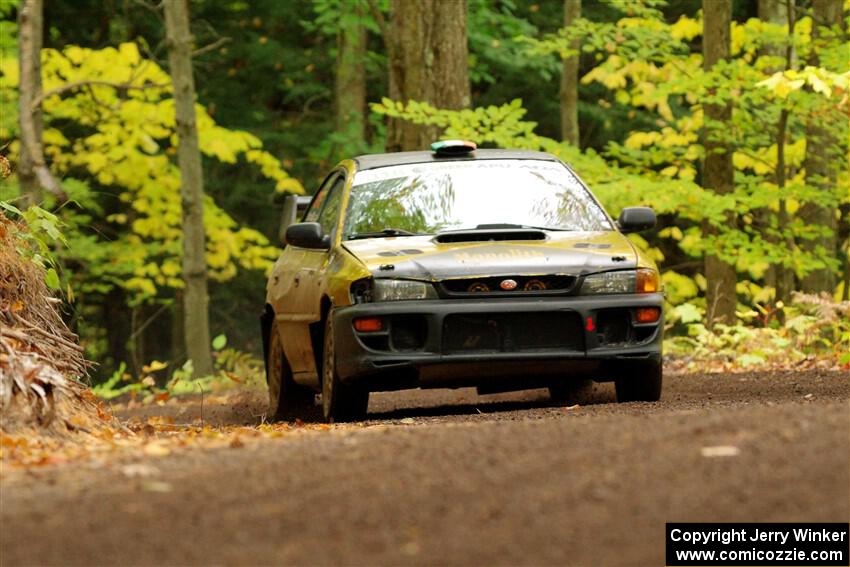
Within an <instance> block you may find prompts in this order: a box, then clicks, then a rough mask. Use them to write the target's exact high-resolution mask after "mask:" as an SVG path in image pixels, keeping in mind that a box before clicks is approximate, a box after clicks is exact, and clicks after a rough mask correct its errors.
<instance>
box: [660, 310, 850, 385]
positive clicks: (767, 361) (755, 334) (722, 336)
mask: <svg viewBox="0 0 850 567" xmlns="http://www.w3.org/2000/svg"><path fill="white" fill-rule="evenodd" d="M757 307H758V310H753V311H750V312H747V313H742V314H741V316H742V317H741V321H742V322H741V323H739V324H736V325H721V324H718V325H715V326H714V328H713V329H711V330H709V329H707V328H706V327H705V325H703V324H702V322H701V320H702V318H703V313H702V310H701V309H699V308H697V307H696V306H694V305H692V304H690V303H685V304H683V305H679V306H678V307H676V309H675V315H677V316H678V317H679V323H680V324H683V325H685V327H686V332H685V333H684V334H679V335H675V336H672V337H670V338H668V339H667V340H666V341H665V344H664V346H665V351H666V352H667V353H668V354H670V355H672V356H673V357H675V358H683V359H685V360H686V361H687V360H694V361H697V360H698V361H699V363H698V364H701V365H706V364H707V365H709V366H711V365H713V364H718V365H721V366H720V367H721V368H723V365H727V366H742V367H757V366H766V365H776V366H783V367H788V366H792V365H800V364H804V363H807V362H809V361H813V360H815V359H817V360H821V361H826V363H827V365H835V366H846V365H848V364H850V357H848V353H850V302H846V301H845V302H843V303H837V302H834V301H832V300H831V299H830V298H828V297H819V296H815V295H804V294H795V296H794V300H793V302H792V304H791V305H789V306H785V315H786V320H785V322H784V323H781V322H780V321H779V319H778V318H776V317H775V312H771V311H770V310H769V309H768V308H766V307H764V306H760V305H759V306H757Z"/></svg>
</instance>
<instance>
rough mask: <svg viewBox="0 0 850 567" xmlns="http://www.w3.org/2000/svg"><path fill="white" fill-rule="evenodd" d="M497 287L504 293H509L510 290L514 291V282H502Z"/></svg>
mask: <svg viewBox="0 0 850 567" xmlns="http://www.w3.org/2000/svg"><path fill="white" fill-rule="evenodd" d="M499 287H500V288H502V289H503V290H505V291H510V290H512V289H516V282H515V281H514V280H502V283H500V284H499Z"/></svg>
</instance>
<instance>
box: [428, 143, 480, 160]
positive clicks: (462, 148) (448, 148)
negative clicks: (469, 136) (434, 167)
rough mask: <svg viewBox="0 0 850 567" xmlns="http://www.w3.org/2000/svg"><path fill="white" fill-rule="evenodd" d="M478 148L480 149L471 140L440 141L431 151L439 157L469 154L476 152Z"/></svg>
mask: <svg viewBox="0 0 850 567" xmlns="http://www.w3.org/2000/svg"><path fill="white" fill-rule="evenodd" d="M476 148H478V145H477V144H476V143H475V142H470V141H469V140H440V141H439V142H434V143H433V144H431V151H433V152H434V153H435V154H437V155H438V156H454V155H463V154H468V153H471V152H474V151H475V150H476Z"/></svg>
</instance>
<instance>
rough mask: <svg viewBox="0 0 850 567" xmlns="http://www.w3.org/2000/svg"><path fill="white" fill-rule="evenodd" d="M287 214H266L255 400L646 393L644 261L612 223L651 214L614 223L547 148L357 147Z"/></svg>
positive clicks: (657, 305) (343, 406) (649, 326)
mask: <svg viewBox="0 0 850 567" xmlns="http://www.w3.org/2000/svg"><path fill="white" fill-rule="evenodd" d="M291 199H293V200H294V199H295V198H294V197H292V198H291ZM287 205H288V210H289V211H290V212H289V214H290V215H293V218H294V214H293V213H292V211H294V206H295V204H294V201H289V202H288V203H287ZM301 220H302V221H301V222H299V223H293V224H290V225H289V226H285V227H284V229H285V245H286V246H285V249H284V251H283V253H282V254H281V255H280V258H279V259H278V261H277V263H276V264H275V266H274V271H273V273H272V275H271V277H270V279H269V282H268V288H267V296H266V306H265V312H264V315H263V317H262V327H263V338H264V346H265V351H266V370H267V380H268V386H269V398H270V408H269V415H270V416H274V417H276V418H278V419H285V418H289V417H293V416H296V415H299V414H300V413H302V412H304V411H308V410H309V408H310V407H312V406H313V405H314V402H315V393H317V392H320V393H321V394H322V407H323V411H324V416H325V419H327V420H329V421H334V420H335V421H343V420H353V419H361V418H363V417H365V415H366V409H367V405H368V401H369V393H370V392H373V391H379V390H398V389H405V388H417V387H421V388H429V387H465V386H475V387H477V388H478V391H479V393H494V392H504V391H511V390H522V389H529V388H541V387H548V388H549V391H550V392H551V394H552V396H553V398H555V399H558V400H561V401H568V400H569V399H570V398H571V396H572V395H573V394H575V393H576V391H577V390H579V389H581V388H586V387H587V385H588V383H590V380H596V381H614V382H615V383H616V391H617V399H618V400H619V401H621V402H622V401H637V400H644V401H655V400H658V399H659V397H660V395H661V379H662V376H661V374H662V370H661V342H662V333H663V313H662V294H661V292H660V289H659V277H658V271H657V268H656V266H655V264H654V263H653V261H652V260H651V259H650V258H649V257H647V256H646V254H644V253H643V252H641V251H640V250H639V249H637V248H636V247H635V246H634V245H633V244H632V243H631V242H630V241H629V240H628V239H627V238H626V237H625V236H624V235H623V233H627V232H634V231H639V230H644V229H648V228H652V227H653V226H654V225H655V213H654V212H653V211H652V210H651V209H648V208H645V207H635V208H627V209H624V210H623V211H622V214H621V215H620V217H619V220H618V221H617V222H614V221H613V220H612V219H611V218H610V217H609V216H608V215H607V214H606V212H605V211H604V210H603V208H602V206H601V205H600V204H599V202H598V201H597V200H596V198H595V197H594V196H593V195H592V194H591V192H590V191H589V190H588V188H587V187H586V186H585V185H584V184H583V183H582V181H581V180H580V179H579V178H578V176H577V175H576V174H575V173H574V172H573V171H572V170H571V169H570V168H569V167H568V166H567V165H565V164H564V163H563V162H561V161H559V160H558V159H557V158H556V157H554V156H552V155H549V154H546V153H540V152H530V151H513V150H476V149H475V145H474V144H472V143H471V142H459V141H457V142H451V141H449V142H438V143H435V144H434V145H433V146H432V151H421V152H401V153H392V154H378V155H366V156H360V157H357V158H354V159H350V160H345V161H343V162H342V163H340V164H339V165H338V166H337V167H336V168H335V169H334V170H333V171H332V172H331V173H330V175H328V176H327V178H325V180H324V182H323V183H322V185H321V187H320V188H319V190H318V191H317V192H316V194H315V196H314V197H313V198H312V200H311V201H310V202H309V205H308V206H307V207H306V211H305V212H304V214H303V218H302V219H301Z"/></svg>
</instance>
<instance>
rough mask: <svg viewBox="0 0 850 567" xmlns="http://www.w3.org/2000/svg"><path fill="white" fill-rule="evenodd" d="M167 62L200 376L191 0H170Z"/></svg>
mask: <svg viewBox="0 0 850 567" xmlns="http://www.w3.org/2000/svg"><path fill="white" fill-rule="evenodd" d="M165 28H166V41H167V44H168V62H169V66H170V67H171V78H172V81H173V84H174V107H175V114H176V123H177V136H178V140H179V142H178V146H177V161H178V164H179V166H180V197H181V200H182V204H183V280H184V281H185V283H186V288H185V290H184V294H183V297H184V303H183V313H184V317H185V319H184V336H185V339H186V353H187V355H188V357H189V359H191V361H192V365H193V368H194V374H195V376H207V375H210V374H212V372H213V365H212V356H211V354H210V328H209V313H208V308H209V306H208V303H209V297H208V295H207V264H206V258H205V252H206V244H205V240H206V237H205V233H204V205H203V202H204V180H203V175H202V172H201V152H200V150H199V148H198V128H197V124H196V122H195V81H194V78H193V77H192V35H191V33H190V32H189V9H188V0H165Z"/></svg>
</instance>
